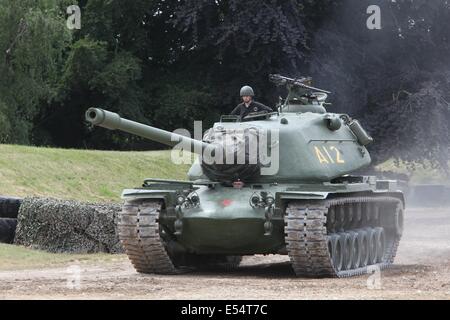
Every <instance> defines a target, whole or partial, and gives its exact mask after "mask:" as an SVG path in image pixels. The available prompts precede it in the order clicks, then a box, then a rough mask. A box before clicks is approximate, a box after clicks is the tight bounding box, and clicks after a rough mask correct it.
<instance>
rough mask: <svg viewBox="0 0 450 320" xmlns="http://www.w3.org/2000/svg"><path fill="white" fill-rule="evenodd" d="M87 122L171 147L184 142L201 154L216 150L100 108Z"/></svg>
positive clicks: (211, 146) (95, 110)
mask: <svg viewBox="0 0 450 320" xmlns="http://www.w3.org/2000/svg"><path fill="white" fill-rule="evenodd" d="M86 121H88V122H89V123H91V124H93V125H94V126H99V127H103V128H106V129H109V130H120V131H123V132H127V133H131V134H134V135H137V136H139V137H142V138H145V139H149V140H152V141H156V142H159V143H162V144H165V145H168V146H171V147H174V146H176V145H177V144H179V143H181V142H183V145H184V146H186V145H190V146H191V151H192V152H194V153H199V154H200V152H202V153H203V150H205V149H206V148H214V146H213V145H211V144H208V143H205V142H203V141H199V140H196V139H192V138H188V137H185V136H182V135H180V134H176V133H173V132H169V131H165V130H162V129H158V128H154V127H151V126H147V125H145V124H142V123H138V122H135V121H131V120H127V119H124V118H122V117H120V116H119V115H118V114H117V113H114V112H110V111H107V110H103V109H99V108H90V109H89V110H87V111H86Z"/></svg>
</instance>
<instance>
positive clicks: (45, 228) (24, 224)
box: [15, 198, 123, 253]
mask: <svg viewBox="0 0 450 320" xmlns="http://www.w3.org/2000/svg"><path fill="white" fill-rule="evenodd" d="M120 209H121V208H120V205H118V204H94V203H81V202H78V201H66V200H55V199H49V198H25V199H24V200H23V201H22V205H21V206H20V210H19V216H18V225H17V231H16V237H15V243H16V244H19V245H24V246H27V247H31V248H34V249H40V250H46V251H49V252H58V253H60V252H67V253H97V252H105V253H122V252H123V250H122V246H121V244H120V241H119V237H118V232H117V228H116V222H117V221H116V219H117V217H118V213H119V211H120Z"/></svg>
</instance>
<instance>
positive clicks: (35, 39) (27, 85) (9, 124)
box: [0, 0, 71, 143]
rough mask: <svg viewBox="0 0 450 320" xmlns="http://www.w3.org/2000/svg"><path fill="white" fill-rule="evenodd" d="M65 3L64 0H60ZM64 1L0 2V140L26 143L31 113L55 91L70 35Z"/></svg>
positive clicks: (32, 116) (38, 109)
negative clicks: (64, 13)
mask: <svg viewBox="0 0 450 320" xmlns="http://www.w3.org/2000/svg"><path fill="white" fill-rule="evenodd" d="M66 2H67V1H66ZM63 3H64V1H57V0H54V1H50V0H47V1H33V0H24V1H8V0H2V1H0V30H1V32H0V75H1V76H0V126H1V128H2V129H0V141H2V142H7V143H29V142H30V141H31V139H30V138H31V131H32V129H33V120H34V117H35V116H36V115H37V114H38V113H39V111H40V106H41V104H42V103H44V104H45V103H48V102H49V101H51V100H52V99H53V97H54V96H55V94H56V91H57V86H58V80H59V75H60V72H61V66H62V61H63V57H64V52H65V48H66V47H67V46H68V45H69V44H70V41H71V34H70V32H69V31H68V30H67V28H65V19H64V15H62V14H61V11H60V6H61V5H63Z"/></svg>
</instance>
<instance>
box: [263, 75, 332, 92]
mask: <svg viewBox="0 0 450 320" xmlns="http://www.w3.org/2000/svg"><path fill="white" fill-rule="evenodd" d="M269 78H270V81H272V82H273V83H275V84H277V85H286V84H290V85H293V86H297V87H301V88H304V89H308V90H312V91H316V92H323V93H326V94H330V93H331V92H330V91H326V90H323V89H319V88H315V87H312V86H309V85H307V84H305V83H304V82H306V81H310V80H311V78H300V79H293V78H288V77H285V76H282V75H279V74H271V75H270V76H269Z"/></svg>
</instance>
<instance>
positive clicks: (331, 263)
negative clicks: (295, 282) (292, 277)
mask: <svg viewBox="0 0 450 320" xmlns="http://www.w3.org/2000/svg"><path fill="white" fill-rule="evenodd" d="M402 228H403V203H402V202H401V201H400V200H399V199H397V198H394V197H389V196H383V197H349V198H337V199H330V200H325V201H309V202H308V201H306V202H303V201H295V202H291V203H289V204H288V206H287V209H286V218H285V236H286V237H285V239H286V240H285V241H286V248H287V251H288V255H289V257H290V260H291V264H292V267H293V269H294V271H295V273H296V275H297V276H302V277H338V278H345V277H352V276H359V275H363V274H367V273H368V272H370V271H372V272H373V269H371V268H379V269H380V270H382V269H386V268H388V267H389V266H390V265H391V264H392V263H393V261H394V258H395V255H396V252H397V248H398V245H399V242H400V238H401V233H402ZM383 235H384V236H383ZM381 248H383V249H381Z"/></svg>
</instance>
